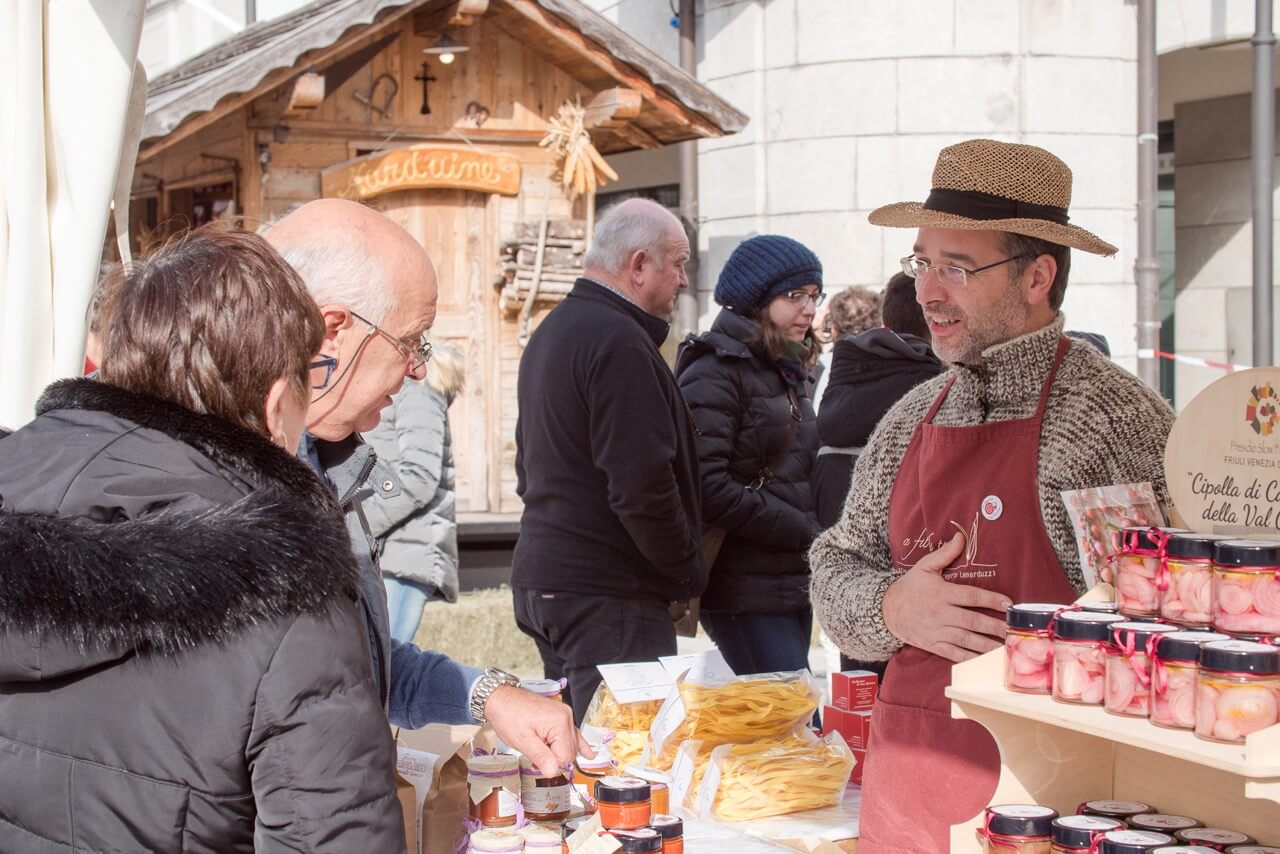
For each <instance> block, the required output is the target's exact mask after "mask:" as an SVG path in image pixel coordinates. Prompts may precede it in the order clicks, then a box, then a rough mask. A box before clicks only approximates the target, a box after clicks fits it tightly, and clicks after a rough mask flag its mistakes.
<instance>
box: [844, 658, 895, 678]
mask: <svg viewBox="0 0 1280 854" xmlns="http://www.w3.org/2000/svg"><path fill="white" fill-rule="evenodd" d="M888 666H889V662H887V661H854V660H853V659H852V658H845V656H844V655H841V656H840V672H841V673H844V672H845V671H847V670H870V671H871V672H872V673H874V674H876V675H877V676H879V677H880V681H881V682H883V681H884V671H885V668H887V667H888Z"/></svg>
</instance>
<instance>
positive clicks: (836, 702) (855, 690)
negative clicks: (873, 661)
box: [831, 670, 880, 712]
mask: <svg viewBox="0 0 1280 854" xmlns="http://www.w3.org/2000/svg"><path fill="white" fill-rule="evenodd" d="M879 691H880V677H879V676H877V675H876V674H874V673H872V672H871V671H870V670H846V671H844V672H843V673H832V674H831V705H833V706H835V707H836V708H837V709H841V710H842V711H846V712H858V711H866V710H867V709H870V708H871V707H872V706H874V705H875V702H876V694H877V693H879Z"/></svg>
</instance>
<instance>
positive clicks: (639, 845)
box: [609, 827, 662, 854]
mask: <svg viewBox="0 0 1280 854" xmlns="http://www.w3.org/2000/svg"><path fill="white" fill-rule="evenodd" d="M609 835H610V836H612V837H613V838H614V839H616V840H618V841H619V842H620V843H622V847H621V848H619V849H618V850H619V851H621V852H623V854H652V852H660V851H662V836H661V835H660V834H659V833H658V831H656V830H654V829H653V828H652V827H638V828H636V829H635V830H618V829H615V830H610V831H609Z"/></svg>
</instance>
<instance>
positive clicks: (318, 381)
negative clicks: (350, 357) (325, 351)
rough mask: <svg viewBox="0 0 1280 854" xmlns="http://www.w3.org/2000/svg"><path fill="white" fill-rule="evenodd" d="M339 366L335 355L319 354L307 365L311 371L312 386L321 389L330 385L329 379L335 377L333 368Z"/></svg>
mask: <svg viewBox="0 0 1280 854" xmlns="http://www.w3.org/2000/svg"><path fill="white" fill-rule="evenodd" d="M336 367H338V360H337V359H335V358H334V357H333V356H317V357H316V358H315V361H313V362H311V364H309V365H307V370H308V371H310V377H311V388H313V389H315V390H317V391H318V390H319V389H322V388H328V387H329V380H331V379H333V369H334V368H336Z"/></svg>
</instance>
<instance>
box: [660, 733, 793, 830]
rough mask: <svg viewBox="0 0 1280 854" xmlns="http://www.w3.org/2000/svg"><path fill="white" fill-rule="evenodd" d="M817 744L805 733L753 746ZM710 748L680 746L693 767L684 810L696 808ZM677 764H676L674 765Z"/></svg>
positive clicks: (689, 743)
mask: <svg viewBox="0 0 1280 854" xmlns="http://www.w3.org/2000/svg"><path fill="white" fill-rule="evenodd" d="M816 742H817V738H816V737H814V736H812V735H809V734H808V733H806V734H805V735H804V736H803V737H802V736H798V735H789V736H786V737H784V738H779V739H768V740H765V741H760V742H756V744H755V745H754V746H756V747H759V748H762V749H763V748H766V747H778V748H795V747H812V746H813V745H814V744H815V743H816ZM712 749H713V748H712V747H711V746H708V745H704V744H703V743H702V742H701V741H686V742H685V743H684V744H682V745H681V746H680V752H681V753H688V755H689V756H688V759H689V762H690V763H692V765H693V772H692V776H691V778H690V783H689V788H688V789H687V790H686V792H685V796H684V801H683V803H682V805H683V806H684V808H685V809H687V810H690V811H693V810H696V809H697V807H698V792H699V790H701V788H702V778H703V777H705V776H706V774H707V766H708V765H709V764H710V763H711V751H712ZM676 764H677V765H678V764H679V763H678V762H677V763H676Z"/></svg>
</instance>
